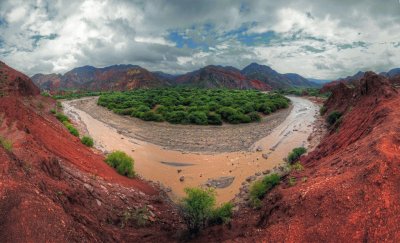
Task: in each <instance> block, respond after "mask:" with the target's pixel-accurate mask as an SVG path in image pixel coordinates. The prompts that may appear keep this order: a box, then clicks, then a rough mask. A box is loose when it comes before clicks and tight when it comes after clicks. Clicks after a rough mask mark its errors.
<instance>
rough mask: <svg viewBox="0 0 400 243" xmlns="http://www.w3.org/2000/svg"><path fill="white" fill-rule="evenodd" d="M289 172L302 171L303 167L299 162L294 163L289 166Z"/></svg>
mask: <svg viewBox="0 0 400 243" xmlns="http://www.w3.org/2000/svg"><path fill="white" fill-rule="evenodd" d="M290 170H295V171H302V170H304V167H303V165H302V164H301V163H300V162H296V163H294V164H292V165H290Z"/></svg>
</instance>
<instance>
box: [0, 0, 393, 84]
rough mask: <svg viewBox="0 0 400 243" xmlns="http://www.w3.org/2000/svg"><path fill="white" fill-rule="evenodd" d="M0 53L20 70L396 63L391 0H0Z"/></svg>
mask: <svg viewBox="0 0 400 243" xmlns="http://www.w3.org/2000/svg"><path fill="white" fill-rule="evenodd" d="M0 60H2V61H4V62H6V63H7V64H8V65H10V66H12V67H14V68H16V69H18V70H20V71H22V72H24V73H26V74H28V75H33V74H36V73H65V72H66V71H69V70H71V69H72V68H75V67H79V66H84V65H92V66H95V67H104V66H108V65H113V64H136V65H140V66H142V67H144V68H146V69H148V70H151V71H164V72H167V73H172V74H179V73H185V72H188V71H193V70H195V69H198V68H201V67H203V66H206V65H223V66H234V67H237V68H239V69H241V68H243V67H245V66H246V65H248V64H250V63H252V62H257V63H259V64H264V65H269V66H271V67H272V68H273V69H275V70H277V71H278V72H281V73H288V72H291V73H298V74H300V75H302V76H304V77H313V78H320V79H336V78H338V77H345V76H348V75H352V74H354V73H356V72H357V71H359V70H362V71H365V70H372V71H375V72H381V71H388V70H389V69H392V68H395V67H400V2H399V0H282V1H276V0H274V1H271V0H252V1H243V0H242V1H240V0H218V1H216V0H201V1H200V0H198V1H194V0H141V1H140V0H138V1H136V0H131V1H128V0H127V1H123V0H67V1H63V0H36V1H35V0H32V1H29V0H24V1H18V0H1V1H0Z"/></svg>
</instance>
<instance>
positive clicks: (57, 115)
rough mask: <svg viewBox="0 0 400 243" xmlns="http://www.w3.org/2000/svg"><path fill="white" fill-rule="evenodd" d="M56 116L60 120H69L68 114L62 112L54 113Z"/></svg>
mask: <svg viewBox="0 0 400 243" xmlns="http://www.w3.org/2000/svg"><path fill="white" fill-rule="evenodd" d="M56 118H57V119H58V120H59V121H60V122H65V121H67V122H69V118H68V116H66V115H64V114H62V113H56Z"/></svg>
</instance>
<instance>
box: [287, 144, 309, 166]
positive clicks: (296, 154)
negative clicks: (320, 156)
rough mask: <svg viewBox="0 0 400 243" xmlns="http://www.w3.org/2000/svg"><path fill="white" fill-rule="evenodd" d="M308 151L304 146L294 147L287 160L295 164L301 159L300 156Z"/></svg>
mask: <svg viewBox="0 0 400 243" xmlns="http://www.w3.org/2000/svg"><path fill="white" fill-rule="evenodd" d="M306 152H307V149H305V148H304V147H299V148H294V149H293V150H292V152H291V153H290V154H289V155H288V157H287V160H288V162H289V163H290V164H293V163H295V162H297V161H298V160H299V158H300V157H301V156H302V155H303V154H305V153H306Z"/></svg>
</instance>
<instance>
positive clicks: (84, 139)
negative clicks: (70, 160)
mask: <svg viewBox="0 0 400 243" xmlns="http://www.w3.org/2000/svg"><path fill="white" fill-rule="evenodd" d="M81 142H82V143H83V144H85V145H86V146H88V147H93V145H94V142H93V138H91V137H89V136H83V137H82V138H81Z"/></svg>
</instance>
